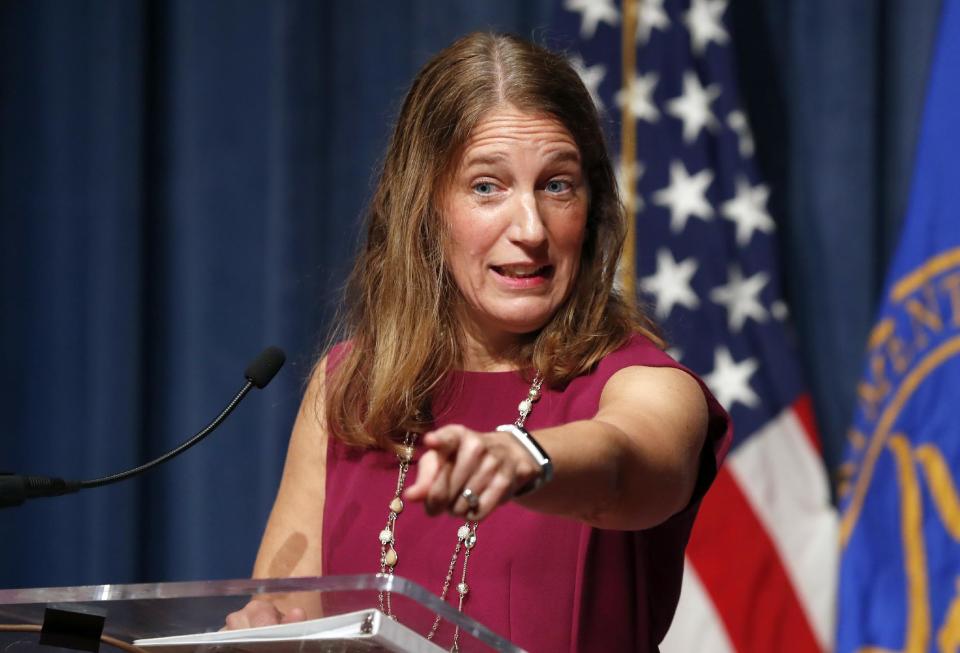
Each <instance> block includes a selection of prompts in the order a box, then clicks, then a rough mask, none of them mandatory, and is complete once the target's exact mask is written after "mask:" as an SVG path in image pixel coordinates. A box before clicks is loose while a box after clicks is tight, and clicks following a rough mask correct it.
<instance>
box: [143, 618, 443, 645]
mask: <svg viewBox="0 0 960 653" xmlns="http://www.w3.org/2000/svg"><path fill="white" fill-rule="evenodd" d="M133 644H134V646H139V647H140V648H143V649H146V650H148V651H150V652H151V653H186V652H187V651H193V650H198V649H199V650H213V649H216V650H218V651H231V652H233V651H236V652H238V653H239V652H248V653H266V652H268V651H269V653H320V652H323V651H396V652H397V653H408V652H409V653H443V651H444V649H442V648H440V647H439V646H437V645H436V644H434V643H433V642H431V641H429V640H427V639H426V638H425V637H422V636H420V635H418V634H417V633H415V632H414V631H412V630H410V629H409V628H407V627H406V626H404V625H403V624H401V623H398V622H396V621H394V620H393V619H390V618H389V617H387V616H386V615H385V614H383V613H382V612H380V611H379V610H373V609H368V610H358V611H356V612H348V613H346V614H338V615H334V616H332V617H323V618H321V619H311V620H309V621H298V622H296V623H292V624H278V625H275V626H262V627H260V628H244V629H241V630H223V631H218V632H213V633H198V634H195V635H175V636H173V637H154V638H150V639H138V640H136V641H134V642H133Z"/></svg>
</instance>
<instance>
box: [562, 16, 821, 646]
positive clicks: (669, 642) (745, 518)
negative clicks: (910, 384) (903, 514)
mask: <svg viewBox="0 0 960 653" xmlns="http://www.w3.org/2000/svg"><path fill="white" fill-rule="evenodd" d="M726 10H727V2H726V0H688V1H680V0H677V1H673V0H666V1H665V0H625V1H624V2H622V3H619V2H614V1H613V0H564V1H563V2H562V7H561V10H560V11H558V12H557V16H558V17H557V20H556V21H555V24H554V27H555V28H556V32H557V34H556V42H555V43H553V45H555V46H557V47H558V48H559V49H561V50H565V51H567V52H568V53H569V57H570V60H571V61H572V63H573V65H574V66H575V67H576V68H577V70H578V71H579V73H580V76H581V78H582V79H583V81H584V84H585V85H586V86H587V88H588V89H589V90H590V92H591V94H592V95H593V98H594V101H595V102H596V103H597V106H598V107H599V108H600V110H601V112H602V116H603V117H604V118H605V120H606V121H607V126H608V135H609V139H610V142H611V143H612V144H614V145H615V146H616V147H615V148H614V149H619V158H620V162H621V163H620V169H619V173H618V177H619V179H620V184H621V192H622V194H623V196H624V198H625V204H626V205H627V207H628V209H629V210H631V213H632V214H633V217H634V220H635V227H636V229H635V231H636V233H635V236H634V240H633V242H632V243H629V244H628V253H627V255H626V256H625V258H626V260H625V261H624V264H625V265H626V266H627V268H628V270H629V274H630V277H628V279H627V280H626V283H625V284H624V286H625V287H626V288H627V289H628V290H629V287H630V285H631V283H633V284H635V286H636V288H637V290H638V291H639V293H638V294H639V297H640V299H641V301H642V302H643V303H645V304H648V305H649V306H650V310H651V313H652V314H653V316H654V317H656V318H657V320H658V321H659V322H660V323H661V324H662V325H664V327H665V330H666V334H667V337H668V339H669V340H670V341H671V344H672V345H673V347H672V349H670V353H671V354H672V355H673V356H674V357H675V358H677V360H679V361H680V362H681V363H683V364H684V365H686V366H687V367H689V368H690V369H692V370H693V371H695V372H697V373H698V374H700V375H701V376H702V377H703V378H704V380H705V381H706V382H707V384H708V385H709V386H710V388H711V389H712V391H713V392H714V394H715V395H716V396H717V398H718V399H719V400H720V402H721V403H722V404H723V405H724V406H725V407H726V408H727V410H728V411H729V412H730V414H731V416H732V417H733V421H734V424H735V426H736V428H735V433H736V440H735V443H734V448H733V450H732V452H731V454H730V456H729V458H728V460H727V464H726V465H724V467H723V468H722V469H721V472H720V474H719V476H718V478H717V480H716V482H715V484H714V487H713V488H712V489H711V491H710V492H709V493H708V494H707V496H706V498H705V499H704V504H703V507H702V510H701V513H700V517H699V518H698V521H697V524H696V526H695V527H694V533H693V537H692V539H691V542H690V546H689V547H688V551H687V567H686V571H685V576H684V588H683V594H682V596H681V600H680V605H679V607H678V611H677V615H676V617H675V621H674V627H673V629H672V631H671V632H670V633H669V634H668V636H667V638H666V640H665V641H664V643H663V650H665V651H671V650H674V651H693V650H704V651H706V650H709V651H727V650H729V651H763V652H764V653H766V652H768V651H774V650H775V651H818V650H825V649H829V648H830V646H831V642H832V635H833V595H834V575H835V556H836V552H835V535H836V515H835V513H834V511H833V510H832V508H831V506H830V498H829V491H828V485H827V480H826V475H825V472H824V468H823V464H822V460H821V458H820V454H819V448H818V447H819V444H818V442H817V436H816V433H815V429H814V428H813V420H812V416H811V414H810V410H809V400H808V399H807V397H806V395H805V394H804V390H803V385H802V382H801V379H800V374H799V368H798V366H797V363H796V360H795V355H794V352H793V349H792V345H791V344H790V341H789V338H788V328H787V325H786V324H785V322H786V320H787V317H788V311H787V307H786V304H785V303H784V301H783V299H782V296H781V287H780V281H779V278H778V273H777V271H778V267H777V258H776V243H775V236H776V224H775V222H774V220H773V218H772V217H771V215H770V213H769V211H768V209H767V200H768V197H769V188H768V187H767V186H766V185H765V184H764V183H762V181H761V180H760V178H759V175H758V173H757V170H756V166H755V164H754V160H753V154H754V142H753V138H752V136H751V132H750V128H749V125H748V121H747V117H746V115H745V113H744V112H743V111H742V110H741V109H740V108H739V98H738V90H737V83H736V79H735V75H734V70H735V67H734V62H733V53H732V51H731V47H730V44H731V38H732V37H731V32H730V28H729V26H728V24H727V23H726V22H725V13H726ZM631 244H632V245H633V246H634V247H633V248H632V250H634V251H635V257H631V255H630V253H631V248H630V247H629V246H630V245H631Z"/></svg>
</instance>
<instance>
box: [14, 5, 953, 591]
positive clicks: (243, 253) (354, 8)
mask: <svg viewBox="0 0 960 653" xmlns="http://www.w3.org/2000/svg"><path fill="white" fill-rule="evenodd" d="M553 4H554V3H553V2H551V1H550V0H538V1H537V2H511V1H510V0H488V1H487V2H483V3H476V2H465V1H464V2H455V3H445V2H443V3H441V2H432V1H430V0H408V1H406V2H389V3H387V2H384V3H381V2H370V1H361V0H352V1H351V2H306V1H295V0H286V1H271V0H260V1H250V2H242V3H238V2H227V1H206V2H193V1H192V0H181V1H171V2H159V1H156V2H153V1H149V0H139V1H127V0H93V1H90V2H84V3H77V2H70V1H67V0H64V1H62V2H56V1H52V0H51V1H38V2H15V1H6V2H2V3H0V266H2V274H0V311H2V317H0V371H2V380H0V384H2V386H0V390H2V392H0V471H3V470H12V471H18V472H34V473H46V474H54V475H61V476H66V477H72V478H90V477H95V476H100V475H104V474H107V473H111V472H113V471H116V470H119V469H122V468H125V467H128V466H133V465H135V464H137V463H139V462H141V461H143V460H145V459H146V458H148V457H152V456H154V455H156V454H158V453H160V452H162V451H164V450H165V449H167V448H169V447H171V446H173V445H174V444H176V443H178V442H179V441H180V440H182V439H184V438H185V437H187V436H188V435H189V434H191V433H192V432H194V431H195V430H197V429H198V428H200V427H201V426H202V425H203V424H204V423H205V422H206V421H207V420H208V419H209V418H211V417H212V416H213V415H214V414H215V413H216V412H217V411H218V410H219V409H220V407H221V405H222V404H223V403H225V402H226V400H227V399H228V398H229V396H230V395H231V394H232V393H233V392H234V391H235V390H236V389H237V388H238V387H239V385H240V383H241V381H242V374H241V372H242V370H243V367H244V365H245V364H246V362H247V360H248V359H249V358H250V357H252V356H253V355H254V354H256V352H257V351H259V349H260V348H262V347H263V346H264V345H266V344H270V343H276V344H279V345H281V346H283V347H284V348H285V349H286V350H287V352H288V354H289V355H290V359H291V361H290V363H289V364H288V366H287V368H286V369H285V370H284V371H283V372H281V375H280V376H279V377H278V378H277V379H276V380H275V381H274V383H273V384H271V386H270V387H268V388H267V389H265V390H264V391H261V392H257V393H255V394H254V395H253V396H251V397H250V398H249V399H248V400H247V403H246V404H245V405H243V406H241V407H240V409H239V410H238V411H237V414H236V415H235V416H234V417H233V418H232V419H231V421H229V422H228V423H227V424H226V425H225V426H224V427H223V428H222V430H221V431H220V432H218V433H217V434H215V435H214V436H213V437H212V438H211V440H210V441H208V442H205V443H204V444H203V445H201V446H200V447H198V448H197V449H195V450H193V451H191V452H190V453H189V454H187V455H186V456H184V457H183V458H182V459H180V460H177V461H175V462H174V463H172V464H170V465H168V466H167V467H166V468H165V469H163V470H160V471H155V472H152V473H151V474H150V475H148V476H146V477H144V478H142V479H140V480H137V481H132V482H128V483H126V484H124V485H121V486H116V487H110V488H102V489H97V490H91V491H89V492H87V493H84V494H80V495H75V496H70V497H63V498H60V499H56V500H50V499H48V500H40V501H35V502H32V503H28V504H26V505H24V506H22V507H20V508H17V509H13V510H7V511H3V512H0V586H2V587H16V586H30V585H34V586H36V585H64V584H78V583H103V582H132V581H141V580H174V579H192V578H218V577H230V576H244V575H246V574H247V573H249V569H250V566H251V563H252V559H253V556H254V553H255V550H256V544H257V541H258V537H259V534H260V531H261V529H262V527H263V523H264V521H265V519H266V515H267V512H268V510H269V506H270V502H271V500H272V497H273V493H274V491H275V488H276V483H277V480H278V478H279V473H280V468H281V465H282V459H283V453H284V450H285V445H286V437H287V432H288V431H289V428H290V425H291V423H292V420H293V416H294V413H295V410H296V404H297V401H298V396H299V393H300V389H301V383H302V381H303V379H304V377H305V376H306V374H307V372H308V370H309V365H310V363H311V360H312V356H313V354H314V352H315V349H316V346H317V344H318V342H319V340H320V338H321V334H322V332H323V327H324V325H325V324H326V323H327V321H328V320H329V317H330V315H331V313H332V311H333V310H334V309H335V306H336V299H337V295H338V292H339V286H340V284H341V283H342V281H343V277H344V275H345V272H346V270H347V268H348V265H349V261H350V259H351V256H352V253H353V251H354V248H355V245H356V242H357V239H358V237H359V233H358V223H359V218H360V215H361V213H362V209H363V204H364V202H365V200H366V198H367V197H368V195H369V191H370V188H371V185H372V179H373V170H374V169H375V165H376V162H377V160H378V158H379V157H380V155H381V153H382V149H383V147H384V144H385V139H386V137H387V135H388V133H389V128H390V123H391V120H392V117H393V116H394V114H395V112H396V109H397V106H398V103H399V101H400V99H401V97H402V94H403V92H404V91H405V89H406V86H407V84H408V83H409V81H410V79H411V77H412V75H413V74H414V72H415V71H416V70H417V68H418V67H419V66H420V65H421V64H422V63H423V62H424V61H425V60H426V58H427V57H428V56H429V55H430V54H432V53H434V52H436V51H437V50H438V49H439V48H441V47H442V46H443V45H445V44H447V43H449V42H450V41H451V40H453V39H454V38H455V37H456V36H458V35H460V34H463V33H465V32H468V31H471V30H474V29H500V30H509V31H514V32H518V33H521V34H526V35H532V34H541V33H543V28H545V27H547V26H549V24H550V19H551V16H552V13H553V11H554V9H555V8H554V6H553ZM731 11H733V17H734V22H735V26H736V30H737V33H736V34H735V38H736V42H737V44H738V50H739V53H740V61H741V75H742V77H743V81H744V83H743V85H742V86H743V88H744V93H745V95H746V98H745V100H746V102H747V105H748V108H749V109H750V112H751V114H752V117H753V120H754V123H755V130H756V134H757V141H758V148H759V154H760V159H761V164H762V165H763V167H764V168H765V169H766V172H767V175H768V178H769V179H770V180H771V183H772V185H773V187H774V192H775V193H774V197H773V202H774V210H775V212H776V213H777V217H778V219H780V220H781V222H782V224H784V225H785V228H784V229H782V230H781V233H782V234H784V243H783V247H782V250H783V251H784V253H785V270H786V274H785V279H786V280H787V283H788V286H789V290H790V299H791V301H792V305H793V308H794V317H795V319H796V322H797V325H798V333H799V336H800V345H801V348H802V351H803V353H804V363H805V365H806V367H807V370H808V372H809V374H810V385H811V387H812V389H813V391H814V393H815V397H816V399H817V408H818V410H820V416H821V421H822V425H823V427H824V435H825V439H826V443H827V447H826V449H827V454H828V456H831V459H832V460H835V459H836V454H837V452H839V451H840V449H841V448H842V444H841V438H842V433H843V431H844V428H845V426H846V420H847V419H848V416H849V414H850V407H851V401H852V397H853V387H854V383H855V380H856V377H857V376H858V374H859V371H860V366H861V351H862V348H863V339H864V336H865V334H866V331H867V329H868V328H869V323H870V321H871V320H872V317H873V312H874V306H875V303H876V299H877V293H878V291H879V284H880V280H881V278H882V270H883V268H884V266H885V263H886V258H887V256H888V254H889V252H890V250H891V248H892V245H893V243H894V240H895V233H896V228H897V227H896V225H897V224H898V222H899V219H900V215H901V213H902V209H903V204H904V197H905V190H906V187H907V183H908V180H909V175H908V171H909V170H910V162H911V160H912V149H913V142H914V133H915V129H916V123H917V117H918V115H919V108H920V99H921V97H922V92H921V91H922V88H923V83H924V80H925V77H926V68H927V58H928V52H929V45H930V42H931V40H932V34H933V31H934V26H935V21H936V2H935V1H934V0H923V1H922V2H916V1H911V2H908V1H907V0H889V1H888V2H884V3H881V4H880V5H876V4H875V3H871V2H868V1H866V0H858V1H855V2H851V3H841V5H837V4H836V3H832V2H828V1H827V0H805V1H804V2H796V3H787V4H783V3H779V2H776V1H775V0H742V1H741V2H739V3H735V4H734V5H733V6H732V9H731Z"/></svg>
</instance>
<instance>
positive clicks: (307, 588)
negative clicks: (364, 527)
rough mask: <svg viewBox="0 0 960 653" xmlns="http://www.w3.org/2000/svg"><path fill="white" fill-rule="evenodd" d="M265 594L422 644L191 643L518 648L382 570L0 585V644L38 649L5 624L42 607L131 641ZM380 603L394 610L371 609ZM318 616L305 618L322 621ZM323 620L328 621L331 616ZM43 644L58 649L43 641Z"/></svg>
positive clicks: (205, 627)
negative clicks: (89, 618) (398, 629)
mask: <svg viewBox="0 0 960 653" xmlns="http://www.w3.org/2000/svg"><path fill="white" fill-rule="evenodd" d="M267 594H269V595H284V596H285V597H287V598H288V599H293V600H295V601H296V602H297V603H300V602H301V599H302V601H306V602H309V603H310V605H312V606H316V609H315V610H314V611H315V612H316V613H317V614H318V615H319V616H322V617H323V618H326V617H335V616H338V615H348V614H352V613H359V611H365V612H364V613H363V614H364V615H366V622H365V623H364V624H363V625H364V626H365V627H368V626H369V625H370V623H372V622H373V621H372V620H373V618H374V617H376V623H381V622H382V623H383V625H385V626H386V627H387V628H388V629H390V628H394V629H395V626H394V625H393V624H392V623H387V621H392V622H398V623H399V624H400V625H401V626H403V627H404V628H403V629H402V630H407V629H409V630H410V631H412V633H411V634H416V635H417V636H416V639H417V640H421V639H422V640H423V642H424V643H425V644H424V646H425V648H422V649H421V648H416V647H413V648H405V647H404V646H401V647H399V648H396V647H395V646H396V645H390V644H376V643H375V642H374V643H373V644H371V643H370V642H365V643H363V645H362V646H361V645H355V644H344V643H342V642H339V641H338V642H333V643H329V642H328V643H323V644H322V645H321V644H320V643H318V642H317V641H310V640H299V639H298V640H297V642H298V643H297V644H296V645H295V646H294V648H293V649H291V648H290V646H289V645H288V646H286V647H283V648H282V649H281V648H277V647H276V646H273V647H268V648H264V647H259V648H257V647H254V648H244V647H243V646H239V645H229V646H225V645H223V644H219V645H216V646H213V645H206V644H204V645H203V646H197V647H196V648H192V649H189V650H208V651H213V650H218V651H224V650H228V651H231V653H234V652H236V651H251V652H252V651H254V650H256V651H270V650H284V651H287V650H296V651H302V652H303V653H307V652H308V651H310V652H314V651H354V650H358V651H359V650H364V651H373V650H396V651H405V650H436V646H439V647H441V650H450V649H451V648H452V647H453V642H454V638H455V637H456V639H457V642H458V649H457V650H459V651H462V652H467V651H483V652H485V651H511V652H512V651H522V649H519V648H517V647H516V646H514V645H512V644H511V643H510V642H508V641H507V640H506V639H504V638H502V637H500V636H499V635H496V634H495V633H493V632H492V631H490V630H489V629H488V628H486V627H484V626H483V625H481V624H480V623H478V622H477V621H475V620H473V619H471V618H470V617H468V616H466V615H464V614H461V613H460V612H458V611H457V610H456V608H455V607H453V606H452V605H451V604H449V603H446V602H444V601H441V600H440V598H439V597H437V596H435V595H434V594H431V593H430V592H429V591H427V590H426V589H424V588H423V587H421V586H420V585H417V584H416V583H413V582H411V581H408V580H406V579H404V578H401V577H398V576H391V575H386V574H376V575H366V576H327V577H317V578H282V579H245V580H224V581H200V582H177V583H152V584H150V583H146V584H136V585H90V586H82V587H52V588H35V589H14V590H0V650H3V651H4V653H27V652H28V651H33V650H38V648H37V645H38V642H39V637H40V635H39V633H36V632H34V633H32V634H28V633H26V632H24V631H23V629H21V630H13V631H10V630H8V629H9V628H11V627H14V626H17V625H32V626H33V627H34V629H36V626H39V625H43V624H44V618H45V615H47V614H49V613H48V612H47V608H55V609H59V610H63V611H67V612H68V613H81V615H82V614H92V615H99V616H102V617H103V618H104V621H103V634H104V635H109V636H111V637H114V638H116V639H118V640H122V641H124V642H133V641H134V640H141V639H144V638H159V637H170V636H176V635H191V634H200V633H213V632H216V631H218V630H220V629H221V628H223V625H224V619H225V617H226V615H228V614H229V613H231V612H234V611H236V610H239V609H240V608H242V607H243V606H244V605H246V603H247V602H248V601H249V600H250V599H251V598H253V597H255V596H257V595H267ZM377 609H379V610H380V611H381V612H386V613H387V614H389V615H392V617H386V616H385V615H384V614H382V613H376V612H375V611H376V610H377ZM94 619H96V617H94ZM322 621H324V620H322ZM322 621H317V622H309V624H310V625H314V624H316V625H318V627H319V625H320V624H321V623H322ZM325 621H326V622H328V623H329V622H330V621H331V620H330V619H326V620H325ZM435 623H436V629H435V630H436V632H435V635H434V636H433V638H432V645H431V644H430V643H429V642H427V639H426V635H427V634H428V633H429V632H430V631H431V629H433V628H434V624H435ZM49 625H50V624H49V621H48V624H47V626H49ZM304 628H305V629H304V631H303V632H302V633H301V634H302V635H304V636H306V635H307V630H308V629H307V628H306V625H305V626H304ZM405 641H406V640H405ZM43 650H45V651H52V650H56V649H53V648H51V647H49V646H44V647H43ZM63 650H65V651H66V650H68V649H63ZM100 650H101V651H107V650H109V647H107V646H106V645H104V646H103V647H102V648H101V649H100ZM157 650H158V651H159V650H161V649H157ZM177 650H184V651H186V650H188V649H186V648H184V649H177Z"/></svg>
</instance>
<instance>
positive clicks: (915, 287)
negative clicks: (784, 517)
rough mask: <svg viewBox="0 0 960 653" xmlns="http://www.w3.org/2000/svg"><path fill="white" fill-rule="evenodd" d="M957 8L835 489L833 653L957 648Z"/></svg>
mask: <svg viewBox="0 0 960 653" xmlns="http://www.w3.org/2000/svg"><path fill="white" fill-rule="evenodd" d="M957 71H960V0H945V2H944V3H943V6H942V15H941V23H940V35H939V41H938V49H937V51H936V53H935V55H934V58H933V68H932V73H931V76H930V86H929V89H928V94H927V99H926V101H927V104H926V108H925V113H924V118H923V125H922V128H921V134H920V142H919V146H918V149H917V156H916V168H915V170H914V177H913V187H912V188H911V197H910V204H909V208H908V210H907V216H906V220H905V222H904V227H903V234H902V237H901V241H900V245H899V250H898V252H897V255H896V257H895V259H894V262H893V266H892V268H891V270H890V272H889V274H888V278H887V289H886V293H885V295H884V304H883V307H882V309H881V311H880V316H879V319H878V322H877V325H876V327H875V328H874V330H873V332H872V333H871V335H870V339H869V342H868V351H867V366H866V371H865V373H864V377H863V380H862V381H861V383H860V385H859V388H858V393H857V394H858V399H859V403H858V406H857V410H856V414H855V418H854V424H853V428H852V429H851V432H850V450H849V456H848V460H847V462H846V463H845V465H844V471H845V472H846V473H845V476H847V475H849V478H848V480H846V481H845V482H844V484H843V485H842V486H841V488H840V490H841V509H842V521H841V527H840V541H841V547H842V563H841V574H840V613H839V616H840V623H839V630H838V636H837V644H838V651H840V652H841V653H846V652H853V651H860V650H871V651H907V652H911V653H913V652H920V651H944V652H945V651H957V650H958V647H960V496H958V494H957V486H956V478H957V476H958V474H960V438H958V434H960V412H958V410H957V397H958V396H960V158H958V146H960V123H958V120H957V107H958V106H960V78H958V77H957Z"/></svg>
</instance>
